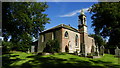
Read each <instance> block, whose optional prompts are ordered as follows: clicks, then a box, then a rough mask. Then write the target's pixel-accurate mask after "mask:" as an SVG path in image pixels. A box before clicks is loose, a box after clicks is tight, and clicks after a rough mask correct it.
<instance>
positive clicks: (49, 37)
mask: <svg viewBox="0 0 120 68" xmlns="http://www.w3.org/2000/svg"><path fill="white" fill-rule="evenodd" d="M53 32H54V34H55V35H54V36H55V38H54V39H57V40H58V41H59V43H60V46H61V38H62V36H61V35H62V32H61V29H57V30H52V31H49V32H45V33H41V34H40V37H39V40H38V52H43V50H44V48H45V47H46V43H47V42H48V41H49V40H52V34H53ZM42 35H44V36H45V37H44V39H45V40H44V42H42Z"/></svg>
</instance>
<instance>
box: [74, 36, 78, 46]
mask: <svg viewBox="0 0 120 68" xmlns="http://www.w3.org/2000/svg"><path fill="white" fill-rule="evenodd" d="M75 45H76V47H78V35H76V37H75Z"/></svg>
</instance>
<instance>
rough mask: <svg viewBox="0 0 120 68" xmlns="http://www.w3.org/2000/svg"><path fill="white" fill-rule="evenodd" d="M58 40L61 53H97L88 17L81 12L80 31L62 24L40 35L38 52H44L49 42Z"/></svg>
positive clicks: (79, 19) (79, 18)
mask: <svg viewBox="0 0 120 68" xmlns="http://www.w3.org/2000/svg"><path fill="white" fill-rule="evenodd" d="M54 39H57V40H58V41H59V44H60V52H67V53H75V52H77V53H79V54H80V55H84V56H87V54H90V53H93V52H96V46H95V40H94V38H92V37H89V35H88V33H87V25H86V15H85V14H84V12H83V11H81V13H80V15H79V16H78V29H75V28H73V27H71V26H70V25H65V24H60V25H58V26H55V27H53V28H50V29H48V30H46V31H43V32H41V33H40V37H39V40H38V52H43V50H44V48H45V47H46V43H47V42H48V40H54Z"/></svg>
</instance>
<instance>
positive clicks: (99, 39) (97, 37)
mask: <svg viewBox="0 0 120 68" xmlns="http://www.w3.org/2000/svg"><path fill="white" fill-rule="evenodd" d="M89 36H91V37H93V38H94V39H95V44H98V46H99V47H100V46H101V45H105V44H106V42H105V40H103V38H102V37H101V36H100V35H95V34H90V35H89Z"/></svg>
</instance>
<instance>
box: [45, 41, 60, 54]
mask: <svg viewBox="0 0 120 68" xmlns="http://www.w3.org/2000/svg"><path fill="white" fill-rule="evenodd" d="M43 52H49V53H55V52H60V46H59V41H58V40H56V39H55V40H49V41H48V42H47V43H46V47H45V48H44V51H43Z"/></svg>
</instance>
